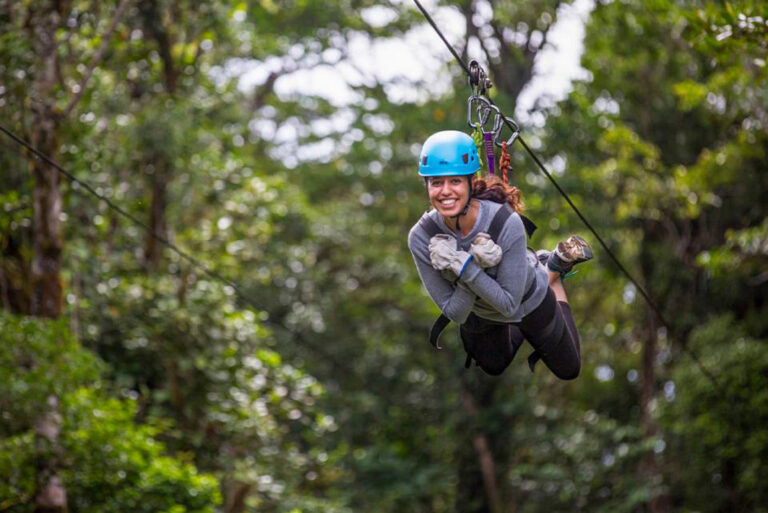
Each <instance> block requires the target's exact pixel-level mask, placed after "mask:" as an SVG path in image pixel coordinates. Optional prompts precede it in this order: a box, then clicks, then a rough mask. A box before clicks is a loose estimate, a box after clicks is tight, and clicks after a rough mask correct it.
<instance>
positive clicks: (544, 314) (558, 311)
mask: <svg viewBox="0 0 768 513" xmlns="http://www.w3.org/2000/svg"><path fill="white" fill-rule="evenodd" d="M460 334H461V340H462V342H463V344H464V349H465V350H466V351H467V353H468V354H469V355H470V356H471V357H473V358H474V359H475V360H476V361H477V362H478V365H479V366H480V367H481V368H482V369H483V370H484V371H485V372H487V373H488V374H491V375H494V376H496V375H499V374H501V373H502V372H503V371H504V369H506V368H507V366H508V365H509V364H510V362H511V361H512V359H513V358H514V357H515V354H517V350H518V349H519V348H520V346H521V345H522V343H523V339H525V340H528V342H529V343H530V344H531V346H533V348H534V349H535V350H536V352H537V353H538V355H539V356H540V357H541V360H542V361H543V362H544V364H545V365H546V366H547V367H549V370H551V371H552V372H553V373H554V375H555V376H557V377H558V378H560V379H575V378H576V377H577V376H578V375H579V371H580V370H581V347H580V341H579V332H578V331H577V330H576V323H575V322H574V320H573V314H572V313H571V307H570V306H569V305H568V303H566V302H564V301H557V300H556V299H555V293H554V292H553V291H552V289H550V288H549V287H548V288H547V294H546V295H545V296H544V300H543V301H542V302H541V304H540V305H539V306H537V307H536V308H535V309H534V310H533V311H532V312H530V313H529V314H528V315H526V316H525V317H523V319H522V320H521V321H520V322H519V323H514V324H503V323H497V322H493V321H489V320H487V319H483V318H481V317H478V316H477V315H475V314H470V316H469V318H468V319H467V321H466V322H465V323H464V324H462V325H461V328H460Z"/></svg>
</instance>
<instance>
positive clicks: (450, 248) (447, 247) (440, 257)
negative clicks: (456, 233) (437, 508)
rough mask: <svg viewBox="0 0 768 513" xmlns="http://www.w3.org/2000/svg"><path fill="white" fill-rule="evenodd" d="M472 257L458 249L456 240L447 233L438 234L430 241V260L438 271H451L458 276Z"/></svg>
mask: <svg viewBox="0 0 768 513" xmlns="http://www.w3.org/2000/svg"><path fill="white" fill-rule="evenodd" d="M472 258H473V257H472V255H470V254H469V253H467V252H466V251H460V250H457V249H456V240H455V239H454V238H453V237H451V236H450V235H448V234H446V233H438V234H437V235H435V236H434V237H432V238H431V239H430V240H429V259H430V260H431V262H432V267H434V268H435V269H437V270H438V271H443V270H445V269H450V270H451V271H453V274H455V275H456V276H459V277H460V276H461V273H462V272H463V271H464V269H465V268H466V265H467V263H468V262H469V260H470V259H472Z"/></svg>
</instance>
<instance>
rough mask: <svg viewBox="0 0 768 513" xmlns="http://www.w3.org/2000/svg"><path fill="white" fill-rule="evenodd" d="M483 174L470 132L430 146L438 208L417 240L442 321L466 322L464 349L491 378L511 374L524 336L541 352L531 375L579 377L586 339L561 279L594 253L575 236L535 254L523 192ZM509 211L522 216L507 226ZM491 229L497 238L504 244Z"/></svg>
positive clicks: (428, 172)
mask: <svg viewBox="0 0 768 513" xmlns="http://www.w3.org/2000/svg"><path fill="white" fill-rule="evenodd" d="M479 168H480V164H479V160H478V155H477V148H476V146H475V143H474V141H473V140H472V138H471V137H470V136H469V135H467V134H465V133H463V132H458V131H443V132H438V133H436V134H434V135H432V136H431V137H429V138H428V139H427V141H426V142H425V143H424V146H423V148H422V151H421V156H420V158H419V175H420V176H422V177H424V179H425V183H426V187H427V192H428V194H429V201H430V204H431V205H432V207H433V210H432V211H430V212H428V213H426V214H424V217H422V219H421V220H420V221H419V223H417V224H416V225H414V227H413V228H412V229H411V231H410V234H409V236H408V247H409V249H410V250H411V253H412V255H413V259H414V261H415V262H416V267H417V269H418V272H419V276H420V278H421V281H422V283H423V284H424V286H425V288H426V289H427V292H428V293H429V295H430V297H431V298H432V300H433V301H434V302H435V304H436V305H437V306H438V307H439V308H440V310H441V312H443V315H444V316H445V317H447V318H448V319H450V320H452V321H454V322H456V323H458V324H460V325H461V328H460V334H461V338H462V342H463V343H464V347H465V349H466V350H467V352H468V353H469V355H470V357H473V358H474V359H475V360H477V361H478V364H479V365H480V366H481V367H482V368H483V369H484V370H485V371H486V372H488V373H489V374H494V375H496V374H500V373H501V372H502V371H503V370H504V369H505V368H506V367H507V365H508V364H509V362H511V360H512V358H514V356H515V353H516V352H517V350H518V349H519V347H520V345H521V344H522V341H523V337H525V339H527V340H528V342H529V343H530V344H531V345H532V346H533V348H534V349H535V351H536V352H535V353H534V355H532V359H531V360H529V361H530V362H531V369H533V364H534V363H535V361H536V360H537V359H538V358H541V359H542V360H543V361H544V363H545V364H546V365H547V367H549V369H550V370H551V371H552V372H553V373H554V374H555V375H556V376H557V377H559V378H561V379H574V378H576V377H577V376H578V374H579V370H580V367H581V358H580V346H579V334H578V331H577V330H576V325H575V323H574V320H573V315H572V314H571V309H570V307H569V305H568V298H567V296H566V294H565V289H564V288H563V283H562V280H563V276H564V275H565V274H566V273H568V272H569V271H570V270H571V269H572V268H573V266H574V265H575V264H577V263H579V262H585V261H587V260H589V259H591V258H592V251H591V249H590V247H589V245H588V244H587V243H586V242H585V241H584V240H583V239H581V238H580V237H577V236H572V237H570V238H569V239H568V240H567V241H565V242H561V243H559V244H558V245H557V248H556V249H555V250H554V251H552V252H551V253H550V252H548V251H540V252H539V253H538V254H536V255H535V254H533V253H532V252H530V251H529V250H528V248H527V245H526V229H525V225H524V223H523V219H522V218H521V216H520V215H519V213H520V210H521V208H522V205H521V202H520V193H519V191H518V190H517V189H516V188H512V189H511V188H509V187H507V186H506V185H505V184H503V183H501V182H500V181H499V180H497V179H493V178H491V179H489V180H483V179H473V175H474V174H475V173H476V172H477V171H478V169H479ZM507 205H509V207H511V208H512V209H513V211H510V213H505V214H506V217H503V216H499V217H500V218H503V219H505V220H504V221H503V225H502V226H501V227H498V223H495V222H494V219H496V218H497V214H498V213H499V211H500V209H505V208H508V207H507ZM493 225H496V226H493ZM429 227H432V228H429ZM491 228H493V230H491ZM490 231H498V234H495V238H496V239H497V240H491V236H490V235H489V232H490Z"/></svg>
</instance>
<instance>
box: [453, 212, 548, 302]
mask: <svg viewBox="0 0 768 513" xmlns="http://www.w3.org/2000/svg"><path fill="white" fill-rule="evenodd" d="M495 242H496V244H498V245H499V246H501V249H502V258H501V262H500V263H499V266H498V269H497V273H496V279H495V280H494V279H493V278H491V277H490V276H488V274H486V273H485V272H483V271H482V269H480V267H479V266H477V265H476V264H473V263H470V266H472V265H474V267H473V268H468V269H467V270H466V272H465V273H464V274H463V275H462V277H461V280H460V283H464V284H466V286H467V287H468V288H469V289H470V290H471V291H472V292H473V293H474V294H476V295H477V296H479V297H481V298H483V299H484V300H485V301H486V302H488V303H489V304H490V305H491V306H492V307H493V308H494V309H496V310H497V311H498V312H499V313H501V314H502V315H504V316H506V317H515V316H516V314H517V311H518V310H519V309H520V305H521V303H522V301H523V296H524V295H525V292H526V290H527V287H528V285H529V283H530V280H534V279H536V277H535V276H534V275H533V273H531V268H530V265H529V263H528V254H527V253H528V250H527V246H526V236H525V228H524V226H523V222H522V220H521V219H520V216H518V215H511V216H509V219H507V222H506V224H505V225H504V229H502V230H501V233H500V234H499V240H497V241H495ZM478 271H479V272H478Z"/></svg>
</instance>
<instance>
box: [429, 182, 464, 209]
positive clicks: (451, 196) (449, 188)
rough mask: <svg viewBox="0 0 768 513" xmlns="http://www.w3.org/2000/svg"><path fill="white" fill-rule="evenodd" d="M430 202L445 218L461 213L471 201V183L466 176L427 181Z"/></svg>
mask: <svg viewBox="0 0 768 513" xmlns="http://www.w3.org/2000/svg"><path fill="white" fill-rule="evenodd" d="M427 192H428V193H429V202H430V203H431V204H432V206H433V207H434V208H435V209H436V210H437V211H438V212H439V213H440V214H441V215H443V216H445V217H451V216H456V215H459V214H460V213H461V211H462V210H463V209H464V205H465V204H466V203H467V200H468V199H469V181H468V180H467V177H466V176H433V177H431V178H430V179H429V180H427Z"/></svg>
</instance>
